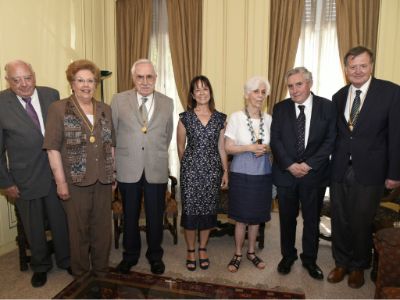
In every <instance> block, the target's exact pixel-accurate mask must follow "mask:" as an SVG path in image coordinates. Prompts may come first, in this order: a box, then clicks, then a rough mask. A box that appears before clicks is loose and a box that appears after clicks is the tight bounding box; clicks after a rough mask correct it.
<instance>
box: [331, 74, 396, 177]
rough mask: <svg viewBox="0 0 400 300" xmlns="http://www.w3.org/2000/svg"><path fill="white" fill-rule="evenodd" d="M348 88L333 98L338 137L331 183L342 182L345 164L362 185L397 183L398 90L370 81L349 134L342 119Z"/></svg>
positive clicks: (387, 84)
mask: <svg viewBox="0 0 400 300" xmlns="http://www.w3.org/2000/svg"><path fill="white" fill-rule="evenodd" d="M349 87H350V85H346V86H345V87H343V88H342V89H340V90H339V91H338V92H337V93H336V94H335V95H333V102H334V104H335V105H336V107H337V112H338V119H337V128H338V137H337V140H336V145H335V151H334V153H333V158H332V159H333V160H332V180H334V181H335V182H342V180H343V177H344V174H345V171H346V169H347V165H348V161H349V158H350V154H351V158H352V166H353V169H354V172H355V176H356V180H357V181H358V182H359V183H362V184H366V185H377V184H383V183H384V181H385V179H386V178H389V179H394V180H400V120H399V118H400V87H399V86H398V85H396V84H394V83H392V82H389V81H384V80H379V79H376V78H372V79H371V83H370V86H369V88H368V92H367V95H366V97H365V99H364V103H363V106H362V108H361V111H360V113H359V115H358V119H357V123H356V125H355V127H354V130H353V132H351V131H350V130H349V128H348V125H347V121H346V119H345V117H344V110H345V107H346V101H347V95H348V91H349Z"/></svg>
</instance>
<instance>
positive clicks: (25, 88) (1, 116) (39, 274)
mask: <svg viewBox="0 0 400 300" xmlns="http://www.w3.org/2000/svg"><path fill="white" fill-rule="evenodd" d="M5 71H6V77H5V79H6V80H7V82H8V85H9V87H10V88H9V89H6V90H4V91H1V92H0V149H1V151H0V189H3V190H4V192H5V194H6V195H7V196H8V197H11V198H14V199H15V205H16V207H17V209H18V212H19V215H20V217H21V220H22V224H23V227H24V230H25V234H26V236H27V239H28V242H29V246H30V251H31V261H30V266H31V268H32V270H33V272H34V274H33V276H32V280H31V283H32V286H33V287H40V286H43V285H44V284H45V283H46V281H47V272H48V271H49V270H50V269H51V268H52V264H53V263H52V258H51V255H50V254H51V252H50V250H49V249H48V247H47V240H46V233H45V219H46V220H47V222H48V224H49V227H50V229H51V232H52V241H53V246H54V252H55V258H56V263H57V266H58V267H59V268H62V269H66V270H68V272H70V268H69V267H70V262H69V240H68V228H67V222H66V216H65V213H64V209H63V207H62V205H61V203H60V200H59V199H58V197H57V193H56V186H55V183H54V180H53V177H52V173H51V169H50V165H49V161H48V158H47V153H46V151H44V150H42V145H43V134H44V123H45V120H46V115H47V109H48V107H49V106H50V104H51V103H52V102H53V101H56V100H58V99H60V96H59V93H58V91H57V90H55V89H52V88H48V87H36V79H35V72H34V71H33V69H32V67H31V65H30V64H28V63H26V62H24V61H21V60H15V61H12V62H9V63H8V64H6V66H5Z"/></svg>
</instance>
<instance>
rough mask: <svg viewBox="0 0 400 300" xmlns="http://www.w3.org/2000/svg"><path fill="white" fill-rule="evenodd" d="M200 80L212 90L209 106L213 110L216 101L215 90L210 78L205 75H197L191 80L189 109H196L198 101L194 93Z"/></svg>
mask: <svg viewBox="0 0 400 300" xmlns="http://www.w3.org/2000/svg"><path fill="white" fill-rule="evenodd" d="M198 82H200V83H201V84H202V85H203V86H205V87H207V88H208V89H209V91H210V101H209V102H208V107H209V108H210V110H211V112H213V111H215V101H214V92H213V89H212V86H211V82H210V80H208V78H207V77H206V76H204V75H198V76H195V77H194V78H193V79H192V80H191V81H190V88H189V94H188V101H187V110H194V109H195V107H196V105H197V102H196V99H194V97H193V93H194V90H195V88H196V87H197V83H198Z"/></svg>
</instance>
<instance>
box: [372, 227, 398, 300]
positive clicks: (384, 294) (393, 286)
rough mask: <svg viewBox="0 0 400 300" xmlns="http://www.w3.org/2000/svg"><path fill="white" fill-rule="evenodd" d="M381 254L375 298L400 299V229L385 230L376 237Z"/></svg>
mask: <svg viewBox="0 0 400 300" xmlns="http://www.w3.org/2000/svg"><path fill="white" fill-rule="evenodd" d="M374 244H375V248H376V250H377V252H378V253H379V265H378V274H377V279H376V282H375V285H376V289H375V298H377V299H381V298H391V299H399V298H400V268H399V262H400V228H385V229H381V230H379V231H378V232H377V233H376V235H375V236H374Z"/></svg>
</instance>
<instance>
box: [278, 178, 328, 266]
mask: <svg viewBox="0 0 400 300" xmlns="http://www.w3.org/2000/svg"><path fill="white" fill-rule="evenodd" d="M320 194H321V189H320V188H319V187H311V186H307V185H304V184H302V183H296V185H294V186H293V187H278V201H279V222H280V237H281V253H282V256H283V257H286V258H288V259H294V258H296V257H297V249H296V247H295V242H296V226H297V220H296V219H297V216H298V215H299V208H300V204H301V212H302V216H303V236H302V248H303V252H302V253H301V255H300V257H301V260H302V262H303V263H307V264H308V263H315V262H316V260H317V255H318V234H319V212H320V211H319V209H320V204H319V202H320Z"/></svg>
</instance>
